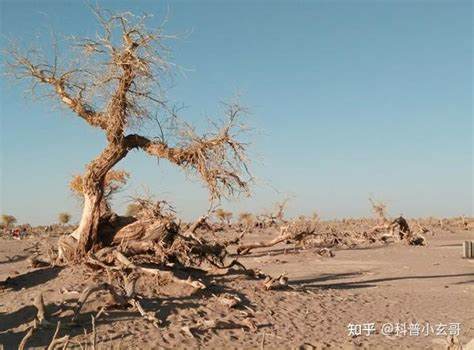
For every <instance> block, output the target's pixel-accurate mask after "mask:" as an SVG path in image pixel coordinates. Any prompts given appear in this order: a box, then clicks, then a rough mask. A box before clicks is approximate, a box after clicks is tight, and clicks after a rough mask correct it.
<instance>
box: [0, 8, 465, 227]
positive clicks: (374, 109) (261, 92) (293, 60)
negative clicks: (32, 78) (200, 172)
mask: <svg viewBox="0 0 474 350" xmlns="http://www.w3.org/2000/svg"><path fill="white" fill-rule="evenodd" d="M0 4H1V5H0V6H1V7H0V8H1V31H2V34H3V36H4V37H8V38H17V39H19V41H20V42H21V44H22V45H25V46H27V45H29V44H30V43H32V42H33V43H34V42H39V43H42V44H46V43H47V40H48V30H49V28H50V27H52V28H53V29H54V30H55V31H56V32H58V33H62V34H66V35H72V34H76V35H92V34H93V33H95V31H96V30H97V25H96V23H95V20H94V17H93V16H92V14H91V12H90V10H89V9H88V7H87V6H86V3H85V2H82V1H48V0H46V1H12V0H8V1H6V0H1V1H0ZM99 4H101V6H102V7H105V8H109V9H112V10H117V11H124V10H127V11H131V12H134V13H142V12H147V13H153V14H154V15H155V17H156V19H155V20H153V21H151V23H150V24H151V25H153V24H157V23H158V22H159V19H160V18H161V17H162V16H163V14H164V13H165V12H166V10H167V9H169V21H168V24H167V27H166V28H167V31H168V32H169V33H189V32H190V34H189V35H185V36H184V38H183V39H181V40H178V41H177V42H174V43H172V48H173V50H174V51H173V59H174V62H175V63H177V64H178V65H180V66H181V67H184V68H185V69H186V75H185V76H184V75H178V76H177V77H176V79H175V85H176V86H175V87H174V88H172V89H171V90H170V92H169V96H170V98H171V99H173V100H174V101H178V102H182V103H184V104H185V105H186V106H187V108H186V109H185V111H184V113H183V115H184V117H185V118H186V119H187V120H189V121H191V122H193V123H197V124H200V125H201V124H202V120H204V119H205V116H207V115H211V116H213V115H216V116H218V114H217V113H218V110H219V109H218V107H219V101H220V100H223V99H227V98H230V97H232V96H233V95H235V94H236V93H239V94H240V95H241V101H242V102H243V103H244V104H245V105H247V106H248V107H249V108H250V109H251V111H252V115H251V116H250V117H249V118H248V124H250V125H251V126H253V127H254V128H255V129H256V130H257V131H256V132H255V133H254V136H253V137H252V140H253V145H252V154H253V155H254V157H255V159H256V162H255V164H254V166H253V173H254V175H255V176H256V177H257V179H258V181H257V183H256V185H255V187H254V196H253V197H252V198H251V199H244V198H242V199H237V200H235V201H232V202H230V203H228V202H224V203H223V206H224V208H227V209H231V210H235V211H243V210H245V211H254V212H258V211H262V210H265V209H271V208H272V206H273V203H274V202H275V201H278V200H281V199H283V198H284V197H285V196H290V197H291V201H290V204H289V214H292V215H296V214H310V213H312V212H314V211H316V212H318V213H319V214H320V215H321V216H322V217H324V218H333V217H348V216H353V217H356V216H368V215H370V206H369V202H368V198H369V197H370V196H373V197H375V198H377V199H380V200H383V201H385V202H386V203H387V205H388V207H389V212H390V213H391V214H392V215H397V214H400V213H403V214H405V215H407V216H411V217H416V216H429V215H433V216H451V215H460V214H466V215H469V214H471V215H472V212H473V182H472V181H473V180H472V179H473V165H472V164H473V163H472V153H473V142H472V45H473V41H472V4H471V2H470V1H199V2H193V1H168V2H159V1H133V2H132V1H130V2H120V1H113V2H112V1H109V2H107V1H101V2H99ZM38 33H39V34H41V35H42V36H41V37H40V38H38V37H37V36H36V34H38ZM4 43H5V40H4V39H2V45H3V44H4ZM25 87H26V85H25V84H21V83H20V84H12V82H11V81H5V80H4V79H2V80H1V82H0V93H1V100H0V102H1V111H0V113H1V152H0V153H1V207H0V209H1V210H0V211H1V212H2V213H8V214H13V215H15V216H16V217H17V218H18V219H19V221H20V222H30V223H32V224H39V223H47V222H51V221H54V220H56V217H57V213H58V212H61V211H69V212H71V213H73V214H74V219H75V220H77V219H78V214H79V212H80V205H79V204H78V203H77V201H76V200H75V199H74V198H73V197H72V196H71V195H70V193H69V192H68V190H67V183H68V181H69V179H70V176H71V175H72V174H73V173H78V172H81V171H82V170H83V169H84V165H85V164H86V163H87V162H88V161H90V160H91V159H92V158H94V157H95V156H96V155H97V154H98V153H99V152H100V150H101V148H102V147H103V146H104V137H103V135H101V133H100V132H98V131H96V130H92V129H90V128H89V127H87V126H86V125H85V124H84V123H83V122H82V121H81V120H78V119H77V118H74V117H73V116H72V115H71V114H70V113H69V112H67V111H65V110H62V109H59V108H56V107H55V106H56V104H54V103H51V102H49V101H33V100H31V99H29V98H28V95H25V94H24V90H25ZM25 96H26V97H25ZM117 168H120V169H125V170H128V171H130V172H131V174H132V178H131V181H130V183H129V184H128V185H127V188H126V190H125V191H124V192H123V193H121V194H120V195H118V196H117V198H116V199H115V201H114V207H115V208H116V210H117V211H119V212H120V211H122V210H123V208H124V207H125V206H126V204H127V199H128V197H129V196H130V195H134V194H140V193H143V192H144V191H149V192H151V193H153V194H155V195H156V196H158V197H160V198H165V199H167V200H169V201H171V202H172V203H174V205H175V206H176V209H177V211H178V213H179V215H181V216H183V217H185V218H193V217H195V216H197V215H200V214H201V213H202V212H204V211H205V210H206V209H207V193H206V191H205V190H204V189H203V188H202V186H201V184H200V183H199V181H197V180H195V179H187V178H186V176H185V175H183V174H182V173H180V172H179V171H178V170H176V169H174V168H173V167H172V166H169V165H167V164H166V163H165V162H160V163H159V164H158V163H157V161H156V160H155V159H151V158H149V157H147V156H145V155H144V154H141V153H139V152H134V153H132V154H130V155H129V156H128V157H127V158H126V159H125V160H123V161H122V162H120V163H119V164H118V166H117Z"/></svg>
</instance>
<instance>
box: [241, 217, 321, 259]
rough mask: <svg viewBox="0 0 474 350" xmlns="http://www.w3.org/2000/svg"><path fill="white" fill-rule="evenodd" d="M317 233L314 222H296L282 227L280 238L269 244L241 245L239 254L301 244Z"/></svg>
mask: <svg viewBox="0 0 474 350" xmlns="http://www.w3.org/2000/svg"><path fill="white" fill-rule="evenodd" d="M315 231H316V227H315V226H314V223H313V222H311V221H309V220H295V221H293V222H291V223H290V224H288V225H285V226H282V227H281V229H280V235H279V236H278V237H276V238H274V239H272V240H270V241H268V242H257V243H250V244H244V245H241V246H239V247H238V248H237V254H240V255H245V254H248V253H250V252H251V251H252V250H253V249H256V248H268V247H273V246H274V245H277V244H278V243H281V242H286V241H290V242H291V241H292V242H299V241H301V240H302V239H303V238H305V237H307V236H310V235H314V234H315Z"/></svg>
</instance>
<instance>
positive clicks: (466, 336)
mask: <svg viewBox="0 0 474 350" xmlns="http://www.w3.org/2000/svg"><path fill="white" fill-rule="evenodd" d="M217 234H219V235H229V236H230V235H232V233H229V232H224V233H223V232H219V233H217ZM276 234H277V232H276V231H275V230H263V231H262V230H259V231H255V232H251V233H249V234H248V235H247V236H246V237H245V240H246V241H256V240H261V239H270V238H272V237H274V236H275V235H276ZM473 237H474V232H473V231H472V230H471V231H466V230H463V231H456V232H448V231H444V232H443V231H440V232H437V233H436V234H434V235H427V237H426V238H427V240H428V244H427V246H408V245H406V244H405V243H402V242H395V243H390V244H386V245H383V246H370V247H362V248H352V249H335V250H334V253H335V256H334V257H321V256H320V255H318V254H316V253H315V251H314V249H304V250H303V249H297V248H294V247H293V246H292V245H287V244H284V243H281V244H279V245H277V246H274V247H271V248H264V249H256V250H254V251H252V253H251V254H249V255H246V256H243V257H239V261H240V262H242V263H243V264H244V265H245V266H247V267H249V268H259V269H261V270H262V271H263V272H264V273H266V274H269V275H272V276H276V275H279V274H281V273H286V274H287V277H288V286H286V287H284V288H282V289H279V290H268V291H267V290H264V289H263V288H262V282H261V281H260V280H258V279H252V278H249V277H248V276H247V275H245V274H242V273H240V272H239V271H238V270H233V269H231V270H229V271H216V272H215V273H208V274H207V275H204V274H203V273H202V272H199V271H195V272H193V273H192V274H193V277H195V278H200V279H201V280H202V281H204V282H205V283H206V284H207V285H208V288H206V289H204V290H200V291H197V292H196V291H194V290H193V289H192V287H189V286H185V287H183V285H177V284H175V283H166V281H156V284H154V285H150V284H149V282H147V283H148V285H147V286H146V288H147V290H148V292H149V297H147V296H145V297H144V298H143V299H142V305H143V307H144V308H145V309H146V311H149V312H153V313H156V316H157V318H158V319H159V320H160V324H159V325H158V327H155V326H153V324H152V323H151V322H149V321H147V320H145V319H144V318H143V317H141V316H140V314H139V313H138V312H132V311H127V310H117V309H111V310H106V311H105V312H102V313H101V314H100V315H99V317H98V318H97V319H96V321H95V335H96V342H97V346H96V348H98V349H134V348H141V349H162V348H163V349H189V348H207V349H211V348H212V349H312V348H316V349H320V348H336V349H337V348H344V349H346V348H347V349H352V348H370V349H394V348H411V349H446V348H447V344H448V343H447V338H448V335H449V333H452V334H455V333H457V331H456V324H459V326H458V332H459V336H458V337H456V339H457V340H458V341H459V342H460V343H461V344H464V348H469V346H472V344H473V342H474V341H473V338H474V311H473V305H474V260H473V259H463V258H462V248H461V247H462V242H463V241H464V240H468V239H472V238H473ZM56 239H57V238H54V237H50V238H42V239H39V238H38V237H29V238H25V239H23V240H20V241H18V240H11V239H1V240H0V281H4V282H2V284H1V289H0V293H1V294H0V344H2V345H3V347H4V349H17V348H18V346H19V343H20V341H21V339H22V338H23V337H24V336H25V333H26V330H27V329H28V327H29V325H31V322H32V321H33V319H34V317H35V315H36V308H35V307H34V306H33V300H34V299H35V297H36V296H37V295H38V294H39V293H43V296H44V301H45V304H46V311H47V313H48V314H49V315H50V321H51V322H52V323H53V325H52V326H51V327H41V329H38V330H37V331H36V332H35V333H34V335H33V336H32V337H31V338H30V340H29V341H28V345H27V347H28V348H29V347H31V348H45V347H47V346H48V344H49V343H50V341H51V339H52V337H53V333H54V331H55V326H56V322H57V321H58V320H61V323H62V324H63V325H64V326H62V327H61V328H60V330H59V334H58V337H62V336H64V335H69V336H70V337H71V339H72V341H74V342H76V343H72V342H71V343H70V344H69V345H71V346H76V347H77V348H80V345H79V344H81V345H82V346H84V347H88V348H91V343H92V340H91V337H92V335H91V334H92V325H91V316H93V315H97V312H98V311H99V310H100V309H101V307H102V306H103V305H105V302H106V296H105V295H102V294H100V293H99V294H96V295H95V296H94V297H92V298H91V299H89V300H88V301H87V303H86V304H85V306H84V308H83V311H82V313H81V315H80V319H79V320H78V322H77V325H74V326H73V325H71V324H68V322H69V321H70V320H71V316H72V313H73V311H72V308H73V306H74V304H75V302H76V301H77V298H78V296H79V293H78V292H81V291H82V290H83V289H84V288H85V287H87V286H88V285H89V284H90V283H92V279H93V275H92V274H91V273H89V272H88V271H87V269H86V268H85V267H83V266H72V267H43V268H31V267H29V261H28V258H29V257H30V256H31V254H32V253H33V252H34V251H35V250H38V251H44V250H45V249H46V247H47V246H48V244H55V241H56ZM183 273H184V272H183ZM183 277H186V276H183ZM138 283H139V284H140V283H141V282H140V281H139V282H138ZM225 293H228V294H225ZM222 295H230V296H236V297H237V298H238V299H239V302H238V303H237V305H235V306H234V307H232V308H229V307H228V306H226V305H224V304H223V303H222V302H221V301H222V300H221V298H219V296H222ZM370 323H374V324H375V325H374V327H375V330H374V331H370V330H369V331H368V332H369V333H370V335H367V334H366V332H367V328H365V329H366V331H363V332H362V333H363V334H360V335H354V334H353V335H351V334H350V330H351V329H350V328H349V327H350V326H349V325H350V324H353V325H360V326H361V327H368V326H363V325H364V324H370ZM397 323H398V324H399V328H398V331H397V329H396V328H395V327H396V324H397ZM410 323H411V324H419V325H420V334H419V335H417V334H416V328H415V327H414V326H413V325H411V326H410ZM383 324H391V325H393V327H394V329H393V332H390V328H384V331H383V332H382V325H383ZM403 324H405V326H406V332H403V329H402V328H401V327H402V326H401V325H403ZM427 325H429V326H427ZM444 326H445V327H444ZM384 327H390V326H384ZM352 330H353V331H354V328H353V329H352ZM423 332H427V333H428V334H425V333H423ZM383 333H387V334H383ZM397 333H399V334H397ZM437 333H438V334H437ZM468 343H469V345H466V344H468Z"/></svg>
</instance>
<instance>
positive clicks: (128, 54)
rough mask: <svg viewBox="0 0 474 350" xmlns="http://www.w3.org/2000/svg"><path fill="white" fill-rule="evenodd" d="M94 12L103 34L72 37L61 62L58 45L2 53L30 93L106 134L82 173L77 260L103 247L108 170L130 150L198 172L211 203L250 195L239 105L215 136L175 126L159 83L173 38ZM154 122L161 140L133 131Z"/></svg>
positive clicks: (140, 22) (138, 20) (229, 107)
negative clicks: (40, 93)
mask: <svg viewBox="0 0 474 350" xmlns="http://www.w3.org/2000/svg"><path fill="white" fill-rule="evenodd" d="M94 13H95V15H96V17H97V19H98V23H99V25H100V31H101V33H99V34H97V35H96V37H93V38H72V39H70V40H71V41H72V42H71V48H72V49H73V51H72V53H71V54H70V55H69V54H68V56H67V57H68V59H66V60H62V59H61V58H60V57H59V55H58V52H59V46H58V43H57V42H55V43H54V44H53V50H52V53H51V54H49V55H46V54H41V53H40V52H39V51H37V50H34V51H33V50H30V51H24V50H20V49H18V48H17V47H15V46H14V45H12V46H11V48H10V49H9V50H8V51H7V54H6V61H7V65H8V72H10V73H11V74H12V76H13V77H14V78H17V79H27V80H29V81H30V82H31V83H32V87H33V88H36V87H43V88H44V91H46V92H47V96H49V97H52V98H53V99H55V100H57V101H59V102H60V104H62V105H64V106H66V107H67V108H68V109H70V110H71V111H72V112H73V114H75V115H76V116H77V117H78V118H81V119H82V120H83V121H84V122H86V123H87V124H88V125H89V126H91V127H93V128H97V129H100V130H102V131H103V133H104V135H105V137H106V141H107V144H106V146H105V148H104V149H103V150H102V152H101V153H100V154H99V155H98V156H97V157H96V158H95V159H94V160H92V161H91V162H90V163H89V164H88V165H87V166H86V170H85V172H84V174H83V176H82V179H83V181H82V186H83V196H84V207H83V211H82V217H81V220H80V224H79V227H78V228H77V230H76V231H75V232H74V234H73V237H74V238H75V239H77V240H78V241H79V243H78V245H77V253H78V255H79V256H84V255H85V253H86V252H88V251H90V250H95V249H97V248H98V247H99V246H101V245H104V244H103V243H104V242H103V238H102V237H101V235H100V234H99V231H100V230H99V224H100V222H101V217H102V216H103V215H104V214H105V213H104V209H103V208H102V205H101V203H102V200H103V198H104V195H105V189H104V184H105V181H106V178H107V174H109V172H110V171H111V169H112V168H113V167H114V166H115V165H116V164H117V163H118V162H119V161H120V160H122V159H123V158H125V157H126V156H127V154H128V153H129V152H130V151H132V150H140V151H144V152H146V153H147V154H148V155H150V156H152V157H154V158H157V159H165V160H167V161H169V162H170V163H172V164H174V165H176V166H178V167H180V168H181V169H183V170H187V171H190V172H193V173H195V174H197V175H198V177H200V178H201V179H202V181H203V182H204V184H205V185H206V186H207V187H208V189H209V192H210V196H211V198H213V199H217V198H220V197H221V196H226V195H232V194H234V193H235V192H237V191H248V184H249V181H250V176H249V173H248V169H247V165H246V163H247V158H246V154H245V151H246V146H247V144H245V143H242V142H240V141H238V140H237V136H238V135H240V134H239V133H240V132H241V131H243V129H242V127H241V124H240V123H238V118H239V117H240V115H241V114H243V113H244V112H245V110H244V109H243V108H242V107H241V106H240V105H239V104H237V103H230V104H226V105H225V112H224V113H225V116H226V121H224V122H222V123H220V124H219V125H215V124H214V126H215V127H216V130H215V131H214V132H211V133H208V134H205V135H204V136H199V135H198V134H196V132H195V131H194V129H193V128H191V127H190V126H188V124H185V123H181V122H179V119H178V118H177V115H176V109H175V108H173V107H171V106H170V105H169V103H168V102H167V101H166V99H165V97H164V88H163V85H164V84H165V83H166V81H167V77H169V73H168V72H169V71H170V68H171V67H172V66H173V65H172V64H170V63H169V62H168V61H167V57H168V56H169V52H168V50H167V48H166V47H165V46H164V43H165V40H167V39H170V38H171V37H170V36H167V35H165V34H164V33H163V30H162V28H158V29H156V30H149V29H148V28H147V27H146V25H145V22H146V20H147V17H146V16H143V17H135V16H133V15H131V14H129V13H125V14H115V13H110V12H108V11H102V10H97V9H96V10H94ZM74 50H76V51H74ZM77 50H79V52H77ZM74 53H76V54H77V53H78V54H79V55H76V56H77V57H78V59H77V60H75V59H72V58H69V57H74V56H73V55H74ZM51 56H52V57H53V58H52V59H48V57H51ZM157 113H160V114H159V115H160V117H162V118H161V119H157ZM163 118H167V119H168V120H172V121H173V123H172V127H168V128H163V127H162V125H163V123H162V120H163ZM160 120H161V121H160ZM153 121H155V122H157V124H158V126H159V127H160V132H159V137H147V136H145V135H144V134H139V133H138V132H139V131H140V130H143V129H144V128H146V127H147V126H150V122H153ZM148 130H150V129H148Z"/></svg>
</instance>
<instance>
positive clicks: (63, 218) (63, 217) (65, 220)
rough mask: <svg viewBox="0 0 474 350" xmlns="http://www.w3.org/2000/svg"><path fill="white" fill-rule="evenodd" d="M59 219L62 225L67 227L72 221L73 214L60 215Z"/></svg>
mask: <svg viewBox="0 0 474 350" xmlns="http://www.w3.org/2000/svg"><path fill="white" fill-rule="evenodd" d="M58 219H59V223H60V224H63V225H66V224H67V223H68V222H69V221H70V220H71V214H69V213H59V215H58Z"/></svg>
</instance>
